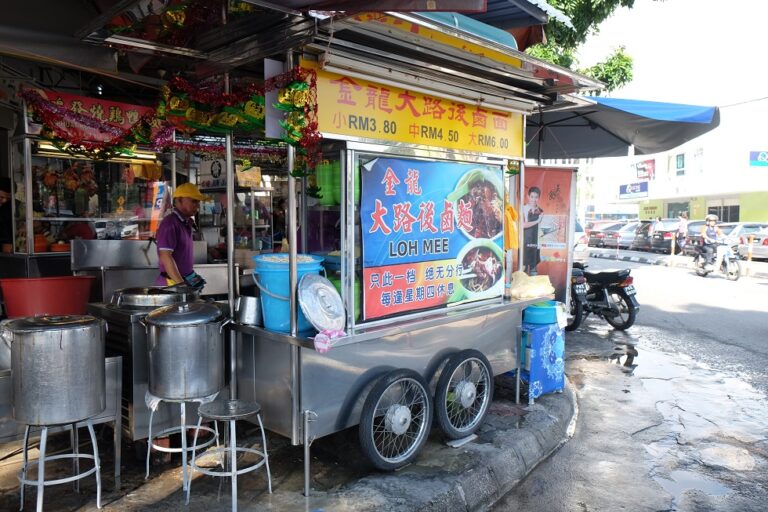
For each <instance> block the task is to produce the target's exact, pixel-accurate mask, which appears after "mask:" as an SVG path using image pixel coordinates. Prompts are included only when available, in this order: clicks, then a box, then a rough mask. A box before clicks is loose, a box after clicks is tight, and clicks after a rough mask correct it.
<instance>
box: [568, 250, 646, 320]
mask: <svg viewBox="0 0 768 512" xmlns="http://www.w3.org/2000/svg"><path fill="white" fill-rule="evenodd" d="M585 268H586V265H583V264H581V263H574V264H573V269H572V273H571V300H570V314H569V315H568V324H567V325H566V327H565V330H566V331H574V330H576V329H577V328H578V327H579V325H581V322H582V321H583V320H584V319H585V318H586V317H588V316H589V315H590V314H594V315H596V316H600V317H602V318H604V319H605V321H606V322H608V323H609V324H610V325H611V326H612V327H613V328H614V329H618V330H621V331H623V330H625V329H629V328H630V327H632V325H633V324H634V323H635V319H636V318H637V312H638V311H639V310H640V304H639V303H638V302H637V298H635V293H636V291H635V286H634V284H633V282H634V278H633V277H632V276H630V275H629V274H630V272H631V270H630V269H624V270H613V271H609V272H587V271H585Z"/></svg>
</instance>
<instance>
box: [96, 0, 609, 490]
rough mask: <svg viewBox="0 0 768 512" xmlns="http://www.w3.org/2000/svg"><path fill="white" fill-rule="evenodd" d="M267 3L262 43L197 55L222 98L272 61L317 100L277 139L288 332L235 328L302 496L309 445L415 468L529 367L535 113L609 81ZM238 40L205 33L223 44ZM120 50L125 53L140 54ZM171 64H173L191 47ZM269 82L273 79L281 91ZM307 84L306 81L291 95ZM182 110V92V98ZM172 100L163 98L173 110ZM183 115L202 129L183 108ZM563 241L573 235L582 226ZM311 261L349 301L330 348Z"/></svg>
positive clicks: (489, 40) (238, 364) (244, 365)
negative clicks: (525, 206)
mask: <svg viewBox="0 0 768 512" xmlns="http://www.w3.org/2000/svg"><path fill="white" fill-rule="evenodd" d="M257 10H258V12H257V15H259V16H260V17H259V18H258V19H259V23H260V30H262V31H263V33H264V34H265V36H264V39H265V40H266V39H268V41H262V42H263V43H264V44H260V45H253V44H252V41H251V40H250V39H249V37H246V36H242V37H241V38H240V39H237V37H236V36H237V35H238V34H246V33H249V32H248V31H245V32H242V30H244V29H245V28H248V24H247V23H240V24H239V25H238V24H237V22H236V24H235V26H233V29H232V30H231V31H230V32H227V33H226V35H227V36H228V37H229V38H230V40H228V41H226V44H227V46H226V51H224V52H223V53H222V52H218V53H217V52H216V51H213V50H210V49H209V51H208V53H206V54H204V55H203V54H194V55H192V57H191V59H192V60H195V59H196V60H195V62H202V64H201V66H199V67H198V71H201V72H203V71H204V72H207V73H208V74H210V73H211V69H214V70H216V69H218V70H221V69H224V70H225V71H226V73H224V76H223V80H222V81H221V82H222V83H223V84H225V87H224V89H222V90H220V91H219V92H220V93H221V96H222V97H225V98H228V97H230V96H224V93H229V92H230V90H231V89H230V86H231V84H230V79H231V78H233V77H234V76H235V75H236V74H237V68H238V66H245V65H248V66H249V67H248V69H247V70H246V72H245V73H243V75H245V76H247V75H248V74H249V73H253V70H254V68H257V67H259V64H263V67H264V69H268V68H269V67H270V66H272V67H274V63H275V62H277V64H278V65H279V67H280V68H281V70H282V74H281V75H279V76H281V77H285V76H290V78H291V80H285V81H283V82H279V81H278V83H280V84H281V85H280V86H279V87H277V88H279V89H280V90H279V91H275V89H277V88H275V87H273V88H272V89H267V88H266V87H262V88H261V89H260V91H259V92H262V93H267V94H266V97H267V98H269V96H268V93H270V92H277V93H278V95H281V96H291V95H294V93H296V94H295V96H297V97H303V99H302V100H301V101H294V102H293V104H294V106H296V105H300V108H298V109H295V110H292V111H290V112H289V113H288V116H287V117H286V118H285V119H282V122H283V124H282V125H279V126H280V127H281V128H282V131H281V130H280V129H278V133H284V134H285V133H288V135H289V136H288V137H287V138H288V139H290V140H289V144H288V146H287V148H286V149H285V152H286V153H287V156H286V158H285V169H284V172H285V173H286V175H287V176H288V177H287V180H288V194H287V225H288V228H287V242H288V245H287V247H284V249H285V250H287V253H288V255H287V262H288V264H287V265H286V271H285V273H284V275H283V276H282V279H283V280H286V281H287V282H288V283H289V290H290V291H291V293H289V294H288V296H287V297H285V298H284V299H285V304H284V305H283V306H282V307H281V308H280V309H281V312H280V313H278V312H277V310H276V309H269V308H265V309H264V310H263V317H264V318H265V324H266V322H267V318H268V317H270V316H273V315H277V314H281V315H285V316H287V318H288V320H289V328H288V329H286V332H279V331H276V330H274V329H270V328H268V324H267V325H265V326H257V325H240V324H238V325H235V326H234V327H232V334H231V337H230V340H231V343H232V345H231V346H232V347H233V348H234V349H235V350H232V351H231V353H232V354H233V355H234V360H233V362H232V366H231V370H232V371H231V374H232V375H235V376H236V378H234V379H232V380H231V382H230V391H231V393H232V395H233V396H237V397H240V398H244V399H248V400H254V401H257V402H259V403H260V404H261V405H262V410H263V418H264V423H265V425H266V428H267V429H269V430H271V431H273V432H276V433H278V434H280V435H283V436H285V437H287V438H289V439H290V440H291V442H292V443H293V444H296V445H299V444H301V445H303V446H304V448H305V458H304V459H305V460H304V462H305V476H306V478H305V492H308V491H309V461H310V457H309V447H310V444H311V442H312V441H313V440H314V439H317V438H320V437H323V436H326V435H329V434H331V433H334V432H337V431H340V430H342V429H345V428H348V427H352V426H355V425H360V441H361V446H362V447H363V450H364V451H365V453H366V454H367V455H368V456H369V457H370V459H371V461H372V463H373V464H374V465H375V466H376V467H378V468H381V469H385V470H391V469H396V468H399V467H401V466H403V465H405V464H407V463H408V462H409V461H411V460H413V458H414V457H416V456H417V455H418V452H419V450H420V449H421V447H422V446H423V444H424V442H425V441H426V438H427V436H428V434H429V432H430V428H431V421H432V417H433V415H434V416H435V417H436V418H437V422H438V424H439V425H440V426H441V428H442V430H443V432H444V433H445V435H446V436H447V437H449V438H451V439H459V438H465V437H468V436H471V435H472V433H473V432H474V431H475V430H476V429H477V428H478V426H479V425H480V424H481V423H482V420H483V418H484V416H485V414H486V412H487V410H488V407H489V405H490V402H491V399H492V395H493V377H494V376H495V375H498V374H501V373H504V372H507V371H509V370H512V369H513V368H515V367H516V364H517V354H516V347H517V345H518V343H517V340H518V339H519V336H520V325H521V323H522V318H521V316H522V311H523V309H524V308H525V307H526V306H527V305H529V304H531V303H532V302H536V301H539V300H540V299H541V297H542V296H541V295H537V296H533V297H530V298H528V299H524V300H519V299H517V300H513V299H511V298H509V297H508V296H507V294H506V293H505V289H506V286H507V285H509V284H510V282H509V281H510V279H509V274H510V272H511V270H513V269H518V268H520V259H521V257H522V231H523V230H522V228H521V227H522V223H521V222H520V221H519V220H518V221H514V220H512V219H514V218H516V215H515V213H516V210H519V209H520V206H521V198H522V196H523V186H524V184H523V179H522V178H523V175H524V173H525V169H524V165H523V160H524V156H525V148H524V143H523V141H524V118H525V115H526V114H527V113H530V112H532V111H533V110H534V109H536V108H537V107H539V106H541V105H547V104H551V103H553V102H554V101H555V99H556V96H557V94H559V93H563V92H575V91H579V90H581V89H584V88H594V87H596V86H598V84H597V83H595V82H594V81H591V80H589V79H587V78H585V77H582V76H579V75H576V74H574V73H571V72H569V71H567V70H564V69H560V68H557V67H555V66H551V65H548V64H545V63H543V62H540V61H536V60H535V59H532V58H530V57H527V56H526V55H524V54H523V53H521V52H518V51H517V50H516V47H515V42H514V38H512V37H511V36H510V35H509V34H508V33H506V32H503V31H500V30H497V29H492V27H483V28H482V30H479V29H478V27H477V25H475V24H472V23H467V22H466V20H464V19H463V18H462V19H460V17H459V16H458V15H454V16H452V17H448V18H446V17H442V16H438V15H437V14H435V13H386V14H379V13H361V14H356V15H353V16H326V15H324V14H323V15H319V16H310V15H307V14H300V13H297V12H293V11H291V12H287V13H286V12H285V10H284V9H277V8H272V7H269V6H266V7H260V8H258V9H257ZM262 11H263V12H262ZM491 29H492V30H491ZM238 31H240V32H238ZM224 33H225V32H224V31H222V32H221V33H219V34H218V35H219V36H221V37H219V39H216V38H213V37H212V38H210V39H205V38H203V39H202V40H203V41H204V42H205V43H206V44H209V45H213V44H214V43H217V42H218V43H221V42H222V41H221V38H222V37H223V35H222V34H224ZM232 38H235V39H234V40H232ZM110 39H111V41H110V42H111V43H112V44H117V45H118V46H120V45H122V46H121V47H122V48H124V49H126V50H127V51H130V49H131V48H132V44H134V43H133V42H132V40H131V39H130V38H120V37H117V36H113V37H111V38H110ZM267 43H270V44H267ZM278 43H279V44H278ZM275 48H280V50H275ZM153 49H154V50H157V52H158V53H160V54H163V52H165V51H167V50H168V48H167V47H161V46H159V45H158V46H157V47H154V48H153ZM170 53H172V54H173V55H174V59H177V60H178V59H181V58H182V57H189V55H188V54H191V53H193V52H186V53H185V52H183V51H173V52H170ZM206 59H207V60H206ZM270 59H274V60H270ZM268 61H269V62H268ZM173 62H174V61H173V60H171V59H169V60H168V62H166V63H165V64H168V63H173ZM206 65H209V67H208V68H206V67H205V66H206ZM156 67H159V66H156ZM180 68H183V66H180ZM269 73H270V72H269V71H264V82H265V83H270V84H273V85H274V84H275V83H276V82H275V81H274V80H272V78H269V76H270V74H269ZM241 78H242V77H241ZM175 80H176V81H175V82H174V83H173V85H174V87H175V88H176V90H177V91H178V90H182V91H183V92H184V94H186V95H187V96H188V97H189V98H191V99H192V100H194V101H197V102H199V103H202V102H203V101H204V100H206V99H207V100H209V103H210V105H209V107H211V108H212V109H215V108H219V109H221V108H222V106H224V107H229V108H232V105H225V104H224V103H222V102H223V101H224V100H222V99H220V98H219V97H218V96H217V94H215V93H211V92H210V89H204V88H202V87H200V88H196V87H195V85H194V84H192V83H190V82H186V81H184V80H183V79H175ZM296 82H302V83H303V84H304V86H305V87H304V88H303V89H298V88H297V89H294V90H290V89H289V87H287V86H288V85H289V83H296ZM241 85H242V82H241ZM206 86H207V87H208V86H210V82H208V83H206ZM246 89H247V87H246ZM253 90H256V89H255V88H254V89H253ZM200 91H204V94H203V93H201V92H200ZM196 94H197V95H196ZM245 98H246V99H247V97H245ZM183 101H185V99H184V98H182V95H179V96H178V97H177V99H176V103H175V105H176V106H177V107H178V106H179V105H180V104H182V103H183ZM250 101H253V100H250ZM266 102H267V103H266V105H265V108H264V110H265V111H266V118H267V119H266V133H267V135H268V136H269V133H270V124H269V121H270V118H273V119H280V118H281V117H282V116H283V114H284V113H285V112H284V111H283V112H281V111H280V110H275V109H273V108H272V107H271V104H272V103H274V102H276V100H275V99H268V100H266ZM173 105H174V98H173V97H171V98H170V99H168V98H166V103H165V104H164V109H165V108H166V107H167V110H168V111H170V112H172V111H173V110H174V108H173ZM178 110H179V111H180V112H183V111H184V110H183V109H181V108H179V109H178ZM245 112H247V109H246V110H245ZM180 115H181V114H180ZM184 115H186V116H187V117H194V116H191V114H190V113H189V108H187V109H186V113H185V114H184ZM214 117H215V116H214ZM196 119H197V118H195V119H193V120H196ZM278 123H279V121H278ZM277 136H280V135H277ZM283 136H284V137H285V135H283ZM291 136H293V138H291ZM224 138H225V144H224V146H225V150H224V155H225V160H226V175H225V182H226V187H227V196H228V197H227V200H228V204H233V203H234V201H233V194H234V188H235V184H234V173H235V165H234V160H235V157H236V155H235V152H234V150H233V147H232V146H233V136H232V133H226V135H225V136H224ZM297 147H300V148H301V149H303V150H304V151H303V152H304V154H303V155H300V156H301V158H297V157H298V156H299V155H297V150H296V148H297ZM313 169H314V172H313ZM510 208H511V212H510ZM517 218H519V217H517ZM232 222H233V219H232V216H231V211H228V212H227V230H228V233H227V242H228V253H229V254H228V256H229V261H228V266H229V270H228V271H227V283H228V302H229V306H230V311H234V308H233V306H234V299H235V298H236V295H237V289H238V279H239V276H238V274H237V273H236V272H235V271H234V261H233V257H234V254H233V253H234V245H233V243H234V242H233V236H232V234H233V231H232ZM512 224H516V227H517V229H511V228H512ZM563 229H564V230H565V231H563V232H565V233H567V236H571V234H572V224H571V227H570V228H568V227H567V226H566V227H565V228H563ZM505 237H506V241H505ZM310 255H316V256H317V257H318V258H322V261H323V264H324V267H325V272H326V273H327V274H328V275H329V277H331V278H333V280H335V282H336V283H337V286H338V290H339V292H340V295H341V299H342V301H343V304H344V306H345V313H344V325H345V332H344V334H343V336H340V337H336V338H335V339H333V340H331V349H330V350H329V351H327V352H323V351H321V350H318V348H317V346H316V343H315V342H316V341H317V339H316V336H315V334H316V333H315V332H314V331H301V330H300V329H299V326H300V325H301V324H300V321H299V320H300V316H301V314H302V311H301V310H302V309H303V308H302V306H306V305H305V304H300V303H299V300H298V299H297V294H296V293H295V292H296V290H297V289H298V287H299V265H300V264H301V260H302V258H304V257H311V256H310ZM565 267H566V270H565V271H566V272H567V267H568V266H567V265H566V266H565ZM258 279H260V276H257V280H258ZM263 285H264V283H260V286H263ZM262 292H263V289H262ZM262 303H264V301H263V300H262ZM304 313H306V315H307V316H309V317H312V311H305V312H304Z"/></svg>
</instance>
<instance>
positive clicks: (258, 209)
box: [198, 186, 275, 259]
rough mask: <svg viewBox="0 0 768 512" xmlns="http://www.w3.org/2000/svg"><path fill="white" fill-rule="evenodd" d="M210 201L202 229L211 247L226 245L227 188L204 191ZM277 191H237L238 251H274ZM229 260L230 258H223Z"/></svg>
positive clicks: (205, 205)
mask: <svg viewBox="0 0 768 512" xmlns="http://www.w3.org/2000/svg"><path fill="white" fill-rule="evenodd" d="M200 191H201V192H202V193H203V194H206V195H208V196H210V198H211V200H210V201H203V202H202V203H201V205H200V212H199V214H198V225H199V227H200V229H201V231H203V233H204V238H205V240H206V241H207V242H208V245H209V246H212V247H217V246H220V245H221V244H224V243H225V241H226V219H227V194H226V188H225V187H224V186H215V187H205V186H204V187H201V188H200ZM272 194H273V190H272V189H271V188H268V187H253V188H251V187H237V188H236V189H235V205H234V234H235V248H237V249H248V250H251V251H271V250H272V249H273V247H274V244H275V241H274V240H273V235H274V229H273V222H272V212H273V211H274V210H273V201H272ZM221 256H222V258H214V259H225V258H226V254H222V255H221Z"/></svg>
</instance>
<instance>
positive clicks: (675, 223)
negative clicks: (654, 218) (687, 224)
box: [651, 219, 680, 253]
mask: <svg viewBox="0 0 768 512" xmlns="http://www.w3.org/2000/svg"><path fill="white" fill-rule="evenodd" d="M679 227H680V220H679V219H661V222H657V223H656V224H655V225H654V226H653V232H652V234H651V251H657V252H663V253H672V241H673V240H675V239H676V238H677V229H678V228H679ZM675 250H676V249H675Z"/></svg>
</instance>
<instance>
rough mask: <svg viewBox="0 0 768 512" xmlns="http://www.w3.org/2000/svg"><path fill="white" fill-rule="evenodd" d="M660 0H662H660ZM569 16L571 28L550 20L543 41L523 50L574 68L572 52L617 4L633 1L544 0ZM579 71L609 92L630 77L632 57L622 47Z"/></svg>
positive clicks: (631, 5) (626, 81) (534, 55)
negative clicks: (596, 81)
mask: <svg viewBox="0 0 768 512" xmlns="http://www.w3.org/2000/svg"><path fill="white" fill-rule="evenodd" d="M661 1H663V0H661ZM547 2H548V3H549V4H550V5H552V6H553V7H556V8H557V9H559V10H560V11H562V12H563V13H564V14H565V15H566V16H568V17H569V18H570V19H571V23H572V24H573V28H571V27H569V26H567V25H566V24H565V23H562V22H560V21H557V20H555V19H550V20H549V23H548V24H547V25H546V26H545V27H544V34H545V35H546V42H545V43H543V44H538V45H535V46H532V47H530V48H528V49H527V50H526V53H528V54H529V55H531V56H533V57H536V58H539V59H541V60H545V61H547V62H551V63H553V64H557V65H559V66H562V67H565V68H569V69H573V66H574V60H575V59H574V54H575V52H576V49H577V48H578V47H579V45H581V44H583V43H584V42H585V41H586V39H587V37H588V36H589V35H590V34H593V33H596V32H598V31H599V28H598V27H599V25H600V24H601V23H602V22H603V21H605V20H606V19H608V17H609V16H610V15H611V14H613V12H614V11H615V10H616V9H618V8H619V7H627V8H630V9H631V8H632V7H633V6H634V4H635V0H547ZM575 71H578V72H579V73H582V74H584V75H587V76H589V77H592V78H595V79H597V80H600V81H602V82H604V83H605V84H606V89H607V90H608V91H613V90H615V89H618V88H619V87H621V86H622V85H624V84H626V83H628V82H630V81H631V80H632V57H631V56H630V55H628V54H627V53H626V52H625V48H624V47H621V48H618V49H616V50H614V51H613V53H612V54H610V55H608V56H606V58H605V60H603V61H602V62H600V63H598V64H595V65H594V66H592V67H590V68H586V69H576V70H575Z"/></svg>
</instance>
